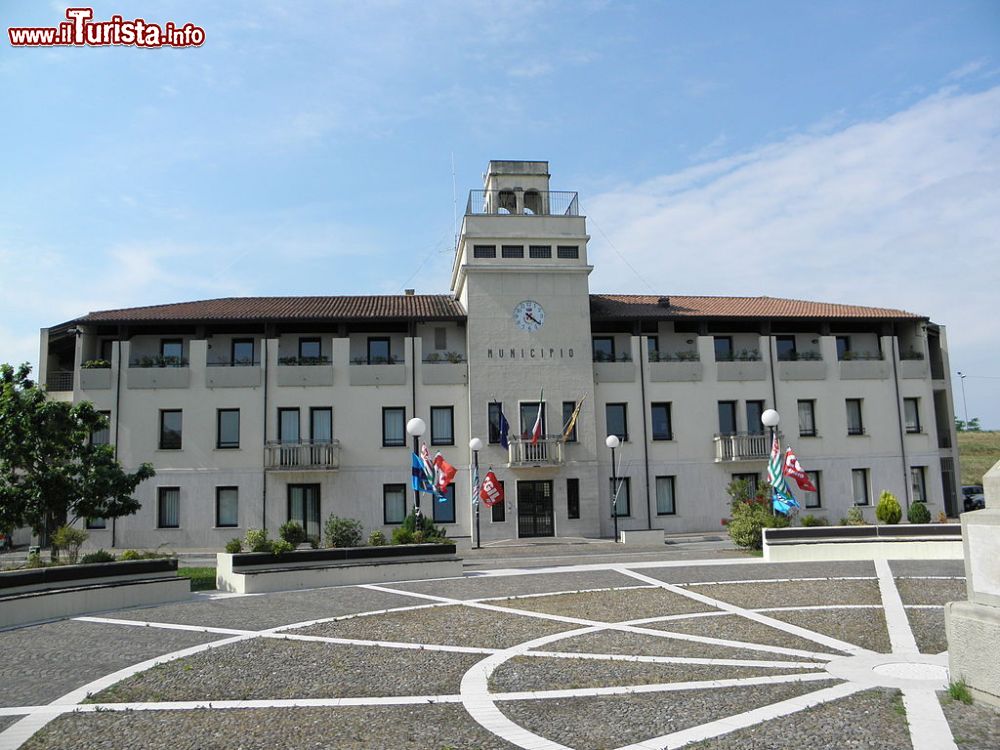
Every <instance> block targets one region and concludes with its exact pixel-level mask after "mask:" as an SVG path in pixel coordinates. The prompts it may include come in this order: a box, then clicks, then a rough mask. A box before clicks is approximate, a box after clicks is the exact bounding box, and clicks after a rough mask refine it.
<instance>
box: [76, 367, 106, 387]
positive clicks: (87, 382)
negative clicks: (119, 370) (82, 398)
mask: <svg viewBox="0 0 1000 750" xmlns="http://www.w3.org/2000/svg"><path fill="white" fill-rule="evenodd" d="M109 388H111V368H110V367H102V368H95V369H92V370H83V369H81V370H80V390H83V391H106V390H108V389H109Z"/></svg>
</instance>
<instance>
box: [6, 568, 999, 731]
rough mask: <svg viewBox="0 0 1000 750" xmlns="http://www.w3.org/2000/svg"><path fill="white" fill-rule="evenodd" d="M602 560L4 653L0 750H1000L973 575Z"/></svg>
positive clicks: (251, 599)
mask: <svg viewBox="0 0 1000 750" xmlns="http://www.w3.org/2000/svg"><path fill="white" fill-rule="evenodd" d="M592 552H593V553H594V554H591V555H583V556H581V557H578V558H577V564H573V565H561V564H560V565H551V564H548V565H547V564H546V563H545V559H544V555H543V556H541V557H539V558H537V559H535V560H534V562H533V563H532V564H534V565H536V567H525V566H519V567H517V568H504V569H496V566H495V565H494V569H490V568H489V565H488V564H486V563H483V564H481V565H475V566H471V567H470V568H469V569H468V570H467V573H466V575H465V577H463V578H456V579H442V580H433V581H418V582H407V583H398V584H384V585H368V586H349V587H339V588H326V589H315V590H309V591H296V592H287V593H276V594H263V595H253V596H238V595H221V594H214V593H212V594H203V595H198V596H196V597H195V598H194V599H193V600H192V601H191V602H184V603H180V604H169V605H162V606H157V607H147V608H136V609H129V610H123V611H120V612H109V613H101V614H99V615H94V616H87V617H78V618H74V619H71V620H63V621H59V622H52V623H46V624H41V625H35V626H30V627H24V628H19V629H15V630H9V631H5V632H0V654H2V656H3V658H2V661H0V706H2V708H0V750H13V749H14V748H25V750H43V749H49V750H54V749H55V748H83V749H90V748H123V749H124V748H127V749H128V750H136V749H137V748H172V749H176V748H244V749H246V750H250V749H256V748H273V747H294V748H407V749H413V750H416V749H417V748H420V749H429V750H445V749H446V748H452V749H455V748H463V749H469V750H473V749H482V750H487V749H489V750H493V749H494V748H495V749H497V750H499V749H501V748H518V747H520V748H537V749H538V750H562V749H565V748H573V749H574V750H596V749H597V748H614V749H616V750H652V749H653V748H674V747H683V746H690V747H698V748H711V749H712V750H716V749H718V748H727V749H729V748H733V749H735V748H792V747H794V748H803V747H808V748H826V747H831V748H832V747H836V748H893V749H895V748H914V750H923V749H924V748H926V749H927V750H931V749H933V750H943V749H947V748H953V747H957V748H963V749H968V748H983V749H985V748H997V747H1000V713H998V712H997V711H996V710H994V709H993V708H990V707H988V706H983V705H979V704H976V705H972V706H967V705H964V704H962V703H960V702H957V701H953V700H951V699H950V698H949V697H948V694H947V686H948V681H949V677H948V674H947V655H946V654H945V653H944V652H945V650H946V648H947V644H946V642H945V636H944V616H943V608H942V605H943V604H944V603H945V602H947V601H951V600H955V599H964V598H965V580H964V570H963V566H962V563H961V562H960V561H940V562H937V561H935V562H889V563H885V562H878V563H871V562H843V563H806V564H769V563H764V562H762V561H760V560H757V559H742V558H740V559H736V558H731V557H726V556H723V555H715V556H714V557H713V559H710V560H702V561H689V560H682V559H671V560H667V559H660V560H655V559H648V557H649V556H619V557H618V558H617V559H616V558H615V557H614V555H613V550H611V549H609V550H608V553H607V554H606V555H605V554H603V553H602V554H596V553H597V552H598V550H592ZM560 560H561V558H560ZM498 562H500V563H503V562H507V561H506V560H499V561H498ZM983 646H984V648H995V644H983Z"/></svg>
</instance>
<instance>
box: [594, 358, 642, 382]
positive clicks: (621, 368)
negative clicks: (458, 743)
mask: <svg viewBox="0 0 1000 750" xmlns="http://www.w3.org/2000/svg"><path fill="white" fill-rule="evenodd" d="M594 382H595V383H634V382H635V362H594Z"/></svg>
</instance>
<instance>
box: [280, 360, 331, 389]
mask: <svg viewBox="0 0 1000 750" xmlns="http://www.w3.org/2000/svg"><path fill="white" fill-rule="evenodd" d="M278 385H280V386H321V385H333V365H278Z"/></svg>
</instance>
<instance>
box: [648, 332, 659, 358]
mask: <svg viewBox="0 0 1000 750" xmlns="http://www.w3.org/2000/svg"><path fill="white" fill-rule="evenodd" d="M646 354H647V357H646V359H647V360H648V361H650V362H659V361H660V337H659V336H647V337H646Z"/></svg>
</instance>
